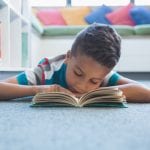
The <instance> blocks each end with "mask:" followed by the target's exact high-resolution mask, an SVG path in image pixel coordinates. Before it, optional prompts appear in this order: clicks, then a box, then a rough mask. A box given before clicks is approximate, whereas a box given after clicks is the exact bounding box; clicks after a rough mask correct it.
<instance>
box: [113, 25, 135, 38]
mask: <svg viewBox="0 0 150 150" xmlns="http://www.w3.org/2000/svg"><path fill="white" fill-rule="evenodd" d="M113 27H114V28H115V29H116V31H117V33H118V34H119V35H120V36H131V35H134V34H135V31H134V27H132V26H128V25H113Z"/></svg>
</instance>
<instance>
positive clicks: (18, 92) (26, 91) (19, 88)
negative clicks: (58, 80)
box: [0, 82, 73, 100]
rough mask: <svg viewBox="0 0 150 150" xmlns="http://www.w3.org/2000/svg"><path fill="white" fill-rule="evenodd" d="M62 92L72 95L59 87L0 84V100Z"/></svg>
mask: <svg viewBox="0 0 150 150" xmlns="http://www.w3.org/2000/svg"><path fill="white" fill-rule="evenodd" d="M54 91H57V92H58V91H59V92H64V93H68V94H72V95H73V93H71V92H70V91H69V90H67V89H65V88H63V87H61V86H59V85H56V84H54V85H39V86H38V85H34V86H29V85H28V86H27V85H17V84H11V83H5V82H0V100H8V99H13V98H19V97H25V96H34V95H35V94H37V93H39V92H54Z"/></svg>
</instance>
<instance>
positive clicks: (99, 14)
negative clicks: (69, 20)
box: [85, 5, 112, 24]
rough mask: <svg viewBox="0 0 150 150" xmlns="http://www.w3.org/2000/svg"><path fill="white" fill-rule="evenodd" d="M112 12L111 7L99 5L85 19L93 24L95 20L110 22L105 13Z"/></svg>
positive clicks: (104, 22)
mask: <svg viewBox="0 0 150 150" xmlns="http://www.w3.org/2000/svg"><path fill="white" fill-rule="evenodd" d="M110 12H112V9H111V8H110V7H108V6H105V5H102V6H101V7H98V8H97V9H95V10H94V11H92V12H91V13H90V14H88V15H87V16H86V17H85V20H86V22H87V23H89V24H92V23H94V22H96V23H103V24H110V22H109V21H108V20H107V18H105V15H106V14H107V13H110Z"/></svg>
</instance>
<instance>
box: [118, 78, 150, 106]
mask: <svg viewBox="0 0 150 150" xmlns="http://www.w3.org/2000/svg"><path fill="white" fill-rule="evenodd" d="M117 87H118V88H119V89H121V90H122V91H123V93H124V95H125V96H126V98H127V101H128V102H149V103H150V88H148V87H146V86H145V85H143V84H140V83H138V82H136V81H133V80H130V79H128V78H125V77H122V76H120V78H119V80H118V81H117Z"/></svg>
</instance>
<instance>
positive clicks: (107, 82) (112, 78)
mask: <svg viewBox="0 0 150 150" xmlns="http://www.w3.org/2000/svg"><path fill="white" fill-rule="evenodd" d="M120 78H121V75H120V74H119V73H117V72H115V71H111V72H110V73H109V74H108V75H107V76H106V77H105V79H104V81H103V84H102V86H115V85H117V82H118V81H119V80H120Z"/></svg>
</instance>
